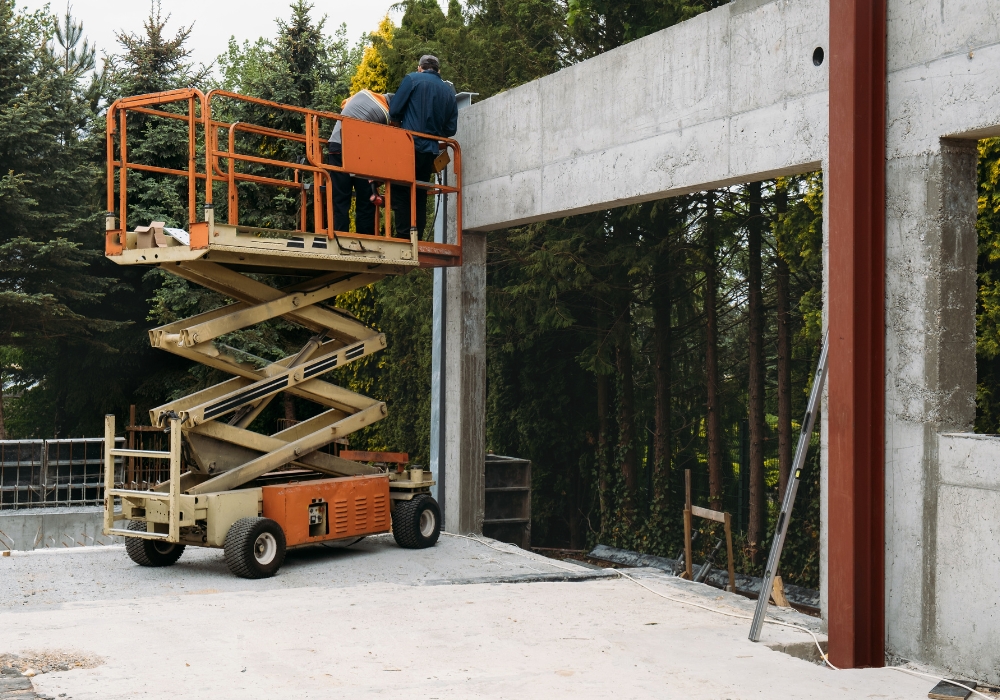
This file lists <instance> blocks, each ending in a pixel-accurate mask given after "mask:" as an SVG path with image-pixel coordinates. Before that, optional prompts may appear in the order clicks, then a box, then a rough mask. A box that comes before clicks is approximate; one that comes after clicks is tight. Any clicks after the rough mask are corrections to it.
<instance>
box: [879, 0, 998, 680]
mask: <svg viewBox="0 0 1000 700" xmlns="http://www.w3.org/2000/svg"><path fill="white" fill-rule="evenodd" d="M888 7H889V14H888V44H889V52H888V69H889V75H888V115H887V116H888V120H887V124H888V129H887V163H886V179H887V183H886V194H887V211H886V252H887V258H886V265H887V270H886V272H887V285H886V325H887V328H886V604H887V616H886V623H887V629H886V632H887V636H888V645H889V650H890V651H891V652H893V653H896V654H898V655H900V656H903V657H905V658H916V659H921V660H924V661H927V662H931V663H935V664H938V665H941V666H945V667H947V668H949V669H952V670H954V671H955V672H956V673H965V674H969V675H974V676H977V677H979V678H983V677H985V678H988V679H989V680H991V681H993V682H997V681H1000V619H998V617H997V612H996V600H997V596H996V581H997V580H998V578H1000V540H998V539H997V538H996V537H995V536H988V533H989V531H990V529H991V528H992V529H993V531H994V535H995V530H996V528H997V523H1000V510H997V509H996V504H997V499H1000V466H998V462H996V460H995V459H993V456H994V454H996V450H997V449H998V447H997V440H996V439H993V438H983V437H974V436H967V437H964V438H963V437H959V436H954V435H947V434H946V433H950V432H952V431H968V430H971V428H972V422H973V420H974V419H975V402H974V400H975V387H976V365H975V303H976V243H977V240H976V232H975V217H976V162H977V154H976V150H975V147H976V144H975V140H974V139H975V138H977V137H982V136H987V135H992V134H998V133H1000V130H998V129H997V126H998V125H1000V4H997V3H996V2H989V1H987V0H965V1H964V2H944V3H942V2H940V0H889V5H888ZM991 459H993V461H992V463H991V462H990V460H991Z"/></svg>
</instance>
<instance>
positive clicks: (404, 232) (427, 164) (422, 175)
mask: <svg viewBox="0 0 1000 700" xmlns="http://www.w3.org/2000/svg"><path fill="white" fill-rule="evenodd" d="M415 155H416V168H415V170H416V176H417V180H419V181H421V182H430V179H431V173H432V172H433V171H434V159H435V158H437V154H436V153H423V152H421V151H417V152H416V154H415ZM392 214H393V218H394V219H395V220H396V233H397V235H400V236H408V235H409V232H410V188H409V187H405V186H404V185H393V186H392ZM426 225H427V190H426V189H424V188H421V187H418V188H417V237H418V238H422V237H423V233H424V227H425V226H426Z"/></svg>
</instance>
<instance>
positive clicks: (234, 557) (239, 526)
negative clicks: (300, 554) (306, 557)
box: [223, 518, 285, 578]
mask: <svg viewBox="0 0 1000 700" xmlns="http://www.w3.org/2000/svg"><path fill="white" fill-rule="evenodd" d="M223 549H224V551H225V553H226V566H228V567H229V570H230V571H231V572H233V573H234V574H235V575H237V576H239V577H241V578H270V577H271V576H274V575H275V574H276V573H278V569H280V568H281V565H282V564H283V563H284V561H285V533H284V531H283V530H282V529H281V526H280V525H278V523H276V522H274V521H273V520H271V519H269V518H241V519H240V520H237V521H236V522H235V523H233V526H232V527H231V528H229V532H228V533H227V534H226V542H225V544H224V545H223Z"/></svg>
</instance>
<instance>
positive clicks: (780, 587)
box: [771, 576, 792, 608]
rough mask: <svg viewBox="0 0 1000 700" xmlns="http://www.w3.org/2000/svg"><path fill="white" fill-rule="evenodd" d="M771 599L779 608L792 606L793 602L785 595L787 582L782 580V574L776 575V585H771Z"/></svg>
mask: <svg viewBox="0 0 1000 700" xmlns="http://www.w3.org/2000/svg"><path fill="white" fill-rule="evenodd" d="M771 599H772V600H774V604H775V605H777V606H778V607H779V608H790V607H792V604H791V603H789V602H788V598H786V597H785V584H784V583H782V582H781V577H780V576H775V577H774V585H773V586H772V587H771Z"/></svg>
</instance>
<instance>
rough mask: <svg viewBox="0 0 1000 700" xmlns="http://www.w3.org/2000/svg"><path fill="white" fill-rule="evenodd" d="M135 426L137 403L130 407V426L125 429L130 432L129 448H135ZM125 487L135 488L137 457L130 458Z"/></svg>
mask: <svg viewBox="0 0 1000 700" xmlns="http://www.w3.org/2000/svg"><path fill="white" fill-rule="evenodd" d="M134 427H135V404H132V405H130V406H129V407H128V427H127V428H126V429H125V430H126V432H127V433H128V448H129V449H130V450H134V449H135V431H134V430H132V428H134ZM125 488H127V489H131V488H135V457H129V458H128V473H127V474H126V475H125Z"/></svg>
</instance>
